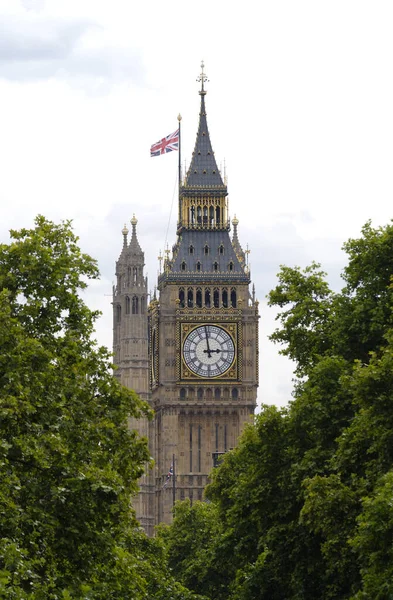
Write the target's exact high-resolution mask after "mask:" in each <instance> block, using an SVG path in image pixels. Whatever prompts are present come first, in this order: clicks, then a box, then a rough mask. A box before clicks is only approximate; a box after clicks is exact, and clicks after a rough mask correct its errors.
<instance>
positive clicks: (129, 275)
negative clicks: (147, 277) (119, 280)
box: [127, 267, 131, 285]
mask: <svg viewBox="0 0 393 600" xmlns="http://www.w3.org/2000/svg"><path fill="white" fill-rule="evenodd" d="M127 285H131V267H128V269H127Z"/></svg>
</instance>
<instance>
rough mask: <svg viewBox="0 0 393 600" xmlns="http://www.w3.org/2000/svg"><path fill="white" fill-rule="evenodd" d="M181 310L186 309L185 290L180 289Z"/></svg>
mask: <svg viewBox="0 0 393 600" xmlns="http://www.w3.org/2000/svg"><path fill="white" fill-rule="evenodd" d="M179 300H180V308H184V289H183V288H180V289H179Z"/></svg>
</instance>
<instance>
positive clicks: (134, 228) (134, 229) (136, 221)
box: [130, 213, 138, 237]
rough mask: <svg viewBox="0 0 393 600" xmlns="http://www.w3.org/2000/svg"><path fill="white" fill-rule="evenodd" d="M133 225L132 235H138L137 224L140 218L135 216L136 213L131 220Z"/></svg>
mask: <svg viewBox="0 0 393 600" xmlns="http://www.w3.org/2000/svg"><path fill="white" fill-rule="evenodd" d="M130 223H131V225H132V236H133V237H134V236H135V235H136V224H137V223H138V219H137V218H136V217H135V213H134V214H133V215H132V219H131V220H130Z"/></svg>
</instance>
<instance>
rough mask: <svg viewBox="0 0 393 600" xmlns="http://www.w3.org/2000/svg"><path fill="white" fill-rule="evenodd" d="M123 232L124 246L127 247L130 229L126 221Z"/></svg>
mask: <svg viewBox="0 0 393 600" xmlns="http://www.w3.org/2000/svg"><path fill="white" fill-rule="evenodd" d="M121 232H122V234H123V246H124V248H126V247H127V236H128V229H127V225H126V224H125V223H124V227H123V229H122V230H121Z"/></svg>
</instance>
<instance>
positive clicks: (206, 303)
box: [205, 288, 211, 308]
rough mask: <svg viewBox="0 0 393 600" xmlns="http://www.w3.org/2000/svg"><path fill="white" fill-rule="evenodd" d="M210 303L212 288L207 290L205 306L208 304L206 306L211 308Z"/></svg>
mask: <svg viewBox="0 0 393 600" xmlns="http://www.w3.org/2000/svg"><path fill="white" fill-rule="evenodd" d="M210 303H211V300H210V290H209V288H208V289H207V290H205V306H206V308H210Z"/></svg>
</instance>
